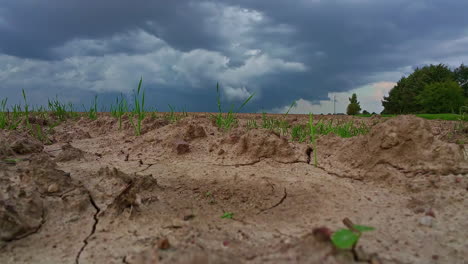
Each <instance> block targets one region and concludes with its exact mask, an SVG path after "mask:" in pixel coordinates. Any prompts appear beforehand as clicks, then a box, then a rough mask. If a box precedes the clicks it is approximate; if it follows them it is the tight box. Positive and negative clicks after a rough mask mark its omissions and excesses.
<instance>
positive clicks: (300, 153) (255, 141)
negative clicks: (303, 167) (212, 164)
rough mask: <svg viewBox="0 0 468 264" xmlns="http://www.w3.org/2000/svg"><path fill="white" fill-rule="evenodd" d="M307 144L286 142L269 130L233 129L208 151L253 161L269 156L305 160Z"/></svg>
mask: <svg viewBox="0 0 468 264" xmlns="http://www.w3.org/2000/svg"><path fill="white" fill-rule="evenodd" d="M306 148H307V146H306V145H304V144H302V145H296V144H294V143H291V142H288V140H287V138H285V137H282V136H280V135H279V134H277V133H274V132H272V131H269V130H263V129H258V130H250V131H247V132H245V131H242V130H233V131H232V132H231V133H229V134H228V135H227V136H225V137H224V138H223V139H222V140H221V141H220V143H219V145H214V146H212V148H211V149H210V151H214V153H217V154H218V155H221V156H223V157H225V159H229V160H236V161H239V162H242V163H255V162H258V161H260V160H262V159H266V158H270V159H273V160H275V161H277V162H281V163H294V162H307V155H306ZM215 150H217V151H215Z"/></svg>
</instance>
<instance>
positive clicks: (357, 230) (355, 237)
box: [331, 218, 375, 249]
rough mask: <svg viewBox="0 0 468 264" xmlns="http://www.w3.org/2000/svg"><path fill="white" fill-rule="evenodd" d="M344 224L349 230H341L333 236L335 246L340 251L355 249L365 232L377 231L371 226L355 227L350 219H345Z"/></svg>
mask: <svg viewBox="0 0 468 264" xmlns="http://www.w3.org/2000/svg"><path fill="white" fill-rule="evenodd" d="M343 224H344V225H345V226H346V227H348V228H347V229H346V228H343V229H340V230H338V231H336V232H335V233H333V234H332V236H331V241H332V243H333V245H334V246H335V247H336V248H338V249H354V247H355V246H356V245H357V243H358V242H359V238H361V235H362V233H363V232H367V231H373V230H375V228H373V227H370V226H363V225H355V224H353V223H352V222H351V220H349V219H348V218H345V219H343Z"/></svg>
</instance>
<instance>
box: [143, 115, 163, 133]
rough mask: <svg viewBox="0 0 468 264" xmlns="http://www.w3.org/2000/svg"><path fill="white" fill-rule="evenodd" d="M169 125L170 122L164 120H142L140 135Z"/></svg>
mask: <svg viewBox="0 0 468 264" xmlns="http://www.w3.org/2000/svg"><path fill="white" fill-rule="evenodd" d="M169 124H170V122H169V121H168V120H166V119H157V118H146V119H144V120H143V124H142V129H141V134H142V135H143V134H146V133H147V132H148V131H151V130H155V129H158V128H161V127H164V126H167V125H169Z"/></svg>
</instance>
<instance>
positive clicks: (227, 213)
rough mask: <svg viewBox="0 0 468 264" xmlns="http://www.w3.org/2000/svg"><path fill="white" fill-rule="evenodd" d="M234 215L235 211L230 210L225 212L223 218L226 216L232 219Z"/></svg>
mask: <svg viewBox="0 0 468 264" xmlns="http://www.w3.org/2000/svg"><path fill="white" fill-rule="evenodd" d="M233 217H234V213H230V212H225V213H224V214H223V215H222V216H221V218H226V219H232V218H233Z"/></svg>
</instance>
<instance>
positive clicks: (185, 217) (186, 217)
mask: <svg viewBox="0 0 468 264" xmlns="http://www.w3.org/2000/svg"><path fill="white" fill-rule="evenodd" d="M193 218H195V215H193V214H190V215H186V216H184V221H189V220H192V219H193Z"/></svg>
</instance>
